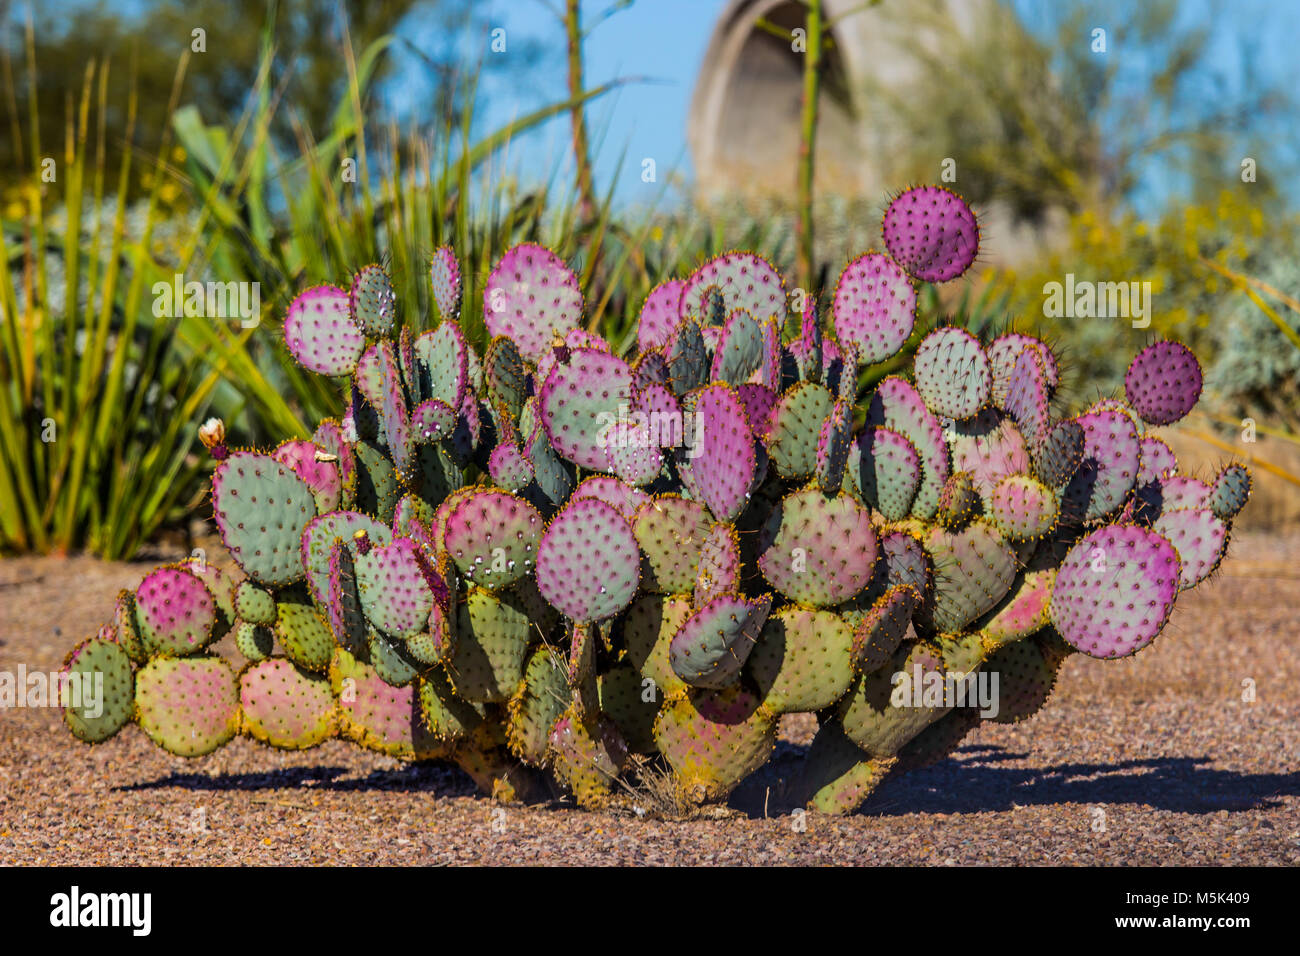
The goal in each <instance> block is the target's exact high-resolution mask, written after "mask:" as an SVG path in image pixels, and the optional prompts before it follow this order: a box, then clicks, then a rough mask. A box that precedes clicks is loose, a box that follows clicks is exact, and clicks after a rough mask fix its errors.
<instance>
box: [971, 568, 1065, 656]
mask: <svg viewBox="0 0 1300 956" xmlns="http://www.w3.org/2000/svg"><path fill="white" fill-rule="evenodd" d="M1055 583H1056V569H1055V568H1042V569H1039V570H1034V571H1025V572H1022V573H1021V574H1019V575H1017V576H1016V581H1015V583H1014V584H1013V585H1012V587H1011V591H1010V592H1009V593H1008V594H1007V596H1006V597H1005V598H1004V599H1003V600H1002V601H1001V602H1000V603H999V606H998V607H997V609H996V613H994V614H993V616H992V617H991V618H990V619H989V620H988V621H987V622H986V623H985V624H984V626H983V628H982V629H981V630H980V634H981V636H983V638H984V639H985V642H986V644H988V645H989V646H991V647H994V648H997V647H1001V646H1002V645H1004V644H1010V643H1012V642H1013V641H1018V640H1021V639H1022V638H1025V637H1028V636H1029V635H1031V634H1034V633H1036V632H1037V631H1039V630H1041V629H1042V628H1044V627H1046V626H1047V609H1048V606H1049V605H1050V603H1051V600H1052V586H1053V585H1054V584H1055Z"/></svg>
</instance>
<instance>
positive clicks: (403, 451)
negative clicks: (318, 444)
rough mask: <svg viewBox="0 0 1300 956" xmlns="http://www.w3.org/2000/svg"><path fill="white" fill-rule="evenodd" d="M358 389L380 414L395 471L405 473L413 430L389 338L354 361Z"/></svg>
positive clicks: (400, 375) (408, 461) (394, 353)
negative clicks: (355, 363)
mask: <svg viewBox="0 0 1300 956" xmlns="http://www.w3.org/2000/svg"><path fill="white" fill-rule="evenodd" d="M356 383H357V389H358V390H359V391H360V392H361V394H362V395H363V396H365V399H366V401H367V402H369V403H370V406H371V407H372V408H373V409H374V410H375V411H376V412H378V414H379V420H380V423H381V424H382V425H383V427H384V437H385V438H386V439H387V444H388V448H389V450H390V451H391V452H392V453H393V464H394V465H395V466H396V468H397V470H398V471H399V472H401V473H403V474H407V473H409V471H410V468H411V462H412V459H411V452H412V438H413V435H412V431H411V422H410V418H409V414H410V413H409V411H408V409H407V407H406V395H405V393H404V391H403V390H402V374H401V370H400V368H399V366H398V362H397V354H396V350H395V349H394V348H393V343H392V342H391V341H389V340H388V339H382V340H380V341H379V342H376V343H375V344H374V345H372V346H371V347H370V348H368V349H366V351H365V352H364V353H363V354H362V356H361V359H360V360H359V361H358V362H357V374H356Z"/></svg>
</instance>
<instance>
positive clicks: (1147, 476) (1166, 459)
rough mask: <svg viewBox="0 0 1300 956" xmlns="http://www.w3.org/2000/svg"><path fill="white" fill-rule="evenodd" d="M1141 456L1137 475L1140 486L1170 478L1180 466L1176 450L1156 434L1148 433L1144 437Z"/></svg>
mask: <svg viewBox="0 0 1300 956" xmlns="http://www.w3.org/2000/svg"><path fill="white" fill-rule="evenodd" d="M1141 456H1142V457H1141V465H1140V466H1139V467H1138V477H1137V483H1138V485H1139V486H1141V485H1147V484H1150V483H1151V482H1153V481H1159V480H1161V479H1163V478H1170V477H1172V476H1173V474H1174V471H1175V470H1177V468H1178V458H1177V456H1176V455H1175V454H1174V450H1173V449H1172V448H1170V447H1169V445H1168V444H1167V443H1166V442H1165V441H1163V440H1162V439H1159V438H1156V437H1155V436H1154V435H1147V436H1145V437H1144V438H1143V439H1142V441H1141Z"/></svg>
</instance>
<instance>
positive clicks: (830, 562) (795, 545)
mask: <svg viewBox="0 0 1300 956" xmlns="http://www.w3.org/2000/svg"><path fill="white" fill-rule="evenodd" d="M758 548H759V558H758V566H759V569H760V570H761V571H762V573H763V577H764V578H766V579H767V581H768V582H769V583H770V584H771V585H772V586H773V587H775V588H776V589H777V590H778V591H780V592H781V593H782V594H784V595H785V596H786V597H788V598H789V599H790V600H792V601H796V602H798V603H800V604H804V605H808V606H812V607H831V606H834V605H836V604H843V603H844V602H845V601H847V600H849V599H850V598H852V597H853V596H854V595H855V594H857V593H858V592H859V591H861V590H862V589H863V588H864V587H865V586H866V584H867V581H868V580H870V578H871V571H872V567H873V565H874V564H875V561H876V554H877V542H876V535H875V532H874V531H872V528H871V516H870V514H869V512H868V511H867V509H865V508H864V507H862V505H860V504H858V503H857V501H855V500H854V499H853V498H851V497H849V496H848V495H847V494H844V493H842V492H841V493H840V494H839V495H838V496H836V497H834V498H827V497H826V496H825V495H823V494H822V493H821V491H820V489H818V488H815V487H814V488H806V489H804V490H803V491H796V492H794V493H792V494H790V495H788V496H787V497H786V498H785V500H784V501H782V502H781V504H780V506H779V507H777V508H776V509H775V510H774V511H773V512H772V514H771V516H770V517H769V518H768V520H767V523H766V524H765V525H764V526H763V529H762V531H761V533H760V535H759V542H758Z"/></svg>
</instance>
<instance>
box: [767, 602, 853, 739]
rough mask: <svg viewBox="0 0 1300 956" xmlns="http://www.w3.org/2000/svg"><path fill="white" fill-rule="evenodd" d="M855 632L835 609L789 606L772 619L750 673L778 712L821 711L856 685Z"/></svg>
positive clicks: (768, 703)
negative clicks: (853, 684)
mask: <svg viewBox="0 0 1300 956" xmlns="http://www.w3.org/2000/svg"><path fill="white" fill-rule="evenodd" d="M852 650H853V630H852V628H850V627H849V625H848V623H847V622H846V621H845V620H844V619H843V618H842V617H840V616H839V615H838V614H835V613H833V612H831V611H809V610H807V609H805V608H800V607H786V608H782V609H781V610H780V611H777V612H776V613H775V614H773V615H772V616H771V617H769V618H768V619H767V623H766V624H765V625H764V626H763V631H762V634H761V635H760V636H759V639H758V644H757V646H756V647H755V648H754V650H753V651H752V652H751V653H750V655H749V662H748V664H747V667H746V669H747V672H748V673H749V675H750V677H751V678H752V679H753V681H754V683H755V685H756V686H757V688H758V693H759V695H760V696H761V697H762V699H763V709H764V710H766V711H768V712H769V713H772V714H786V713H795V712H798V711H818V710H823V709H825V708H827V707H830V706H831V705H832V704H834V703H835V702H836V701H837V700H839V699H840V698H841V697H843V696H844V694H845V693H846V692H847V691H848V689H849V686H850V685H851V684H852V683H853V664H852Z"/></svg>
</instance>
